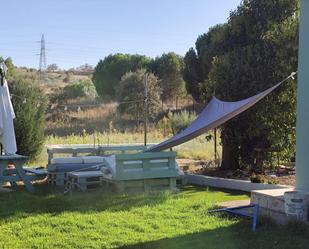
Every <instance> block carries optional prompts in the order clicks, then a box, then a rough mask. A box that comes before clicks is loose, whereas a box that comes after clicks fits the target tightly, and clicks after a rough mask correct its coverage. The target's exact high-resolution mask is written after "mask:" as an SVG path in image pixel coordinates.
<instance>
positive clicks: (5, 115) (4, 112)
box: [0, 63, 17, 155]
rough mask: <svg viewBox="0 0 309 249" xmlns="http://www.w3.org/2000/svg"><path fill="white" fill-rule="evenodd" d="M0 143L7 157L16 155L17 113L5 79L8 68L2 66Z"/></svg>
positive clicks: (0, 68)
mask: <svg viewBox="0 0 309 249" xmlns="http://www.w3.org/2000/svg"><path fill="white" fill-rule="evenodd" d="M0 72H1V75H0V77H1V79H0V143H1V144H2V146H3V151H4V153H5V154H6V155H12V154H15V153H16V151H17V146H16V139H15V131H14V123H13V119H14V118H15V113H14V109H13V105H12V102H11V98H10V92H9V87H8V84H7V81H6V79H5V75H6V72H7V67H6V66H5V64H4V63H1V64H0Z"/></svg>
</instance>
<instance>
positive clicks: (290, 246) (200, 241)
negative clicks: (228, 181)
mask: <svg viewBox="0 0 309 249" xmlns="http://www.w3.org/2000/svg"><path fill="white" fill-rule="evenodd" d="M308 235H309V234H308V232H307V233H305V234H297V233H295V232H294V231H292V230H290V229H288V228H287V227H278V226H276V225H273V224H272V225H269V224H267V223H265V224H260V225H259V227H258V229H257V231H256V232H252V231H251V223H250V222H249V221H246V220H241V221H240V222H238V223H234V224H232V225H230V226H227V227H220V228H217V229H214V230H208V231H203V232H199V233H191V234H190V233H188V234H186V235H181V236H177V237H174V238H164V239H160V240H156V241H149V242H144V243H138V244H134V245H128V246H120V247H118V249H161V248H164V249H190V248H192V249H248V248H250V249H262V248H263V249H277V248H278V249H279V248H280V249H305V248H309V245H308Z"/></svg>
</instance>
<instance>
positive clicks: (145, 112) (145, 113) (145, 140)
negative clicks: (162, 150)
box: [144, 73, 148, 146]
mask: <svg viewBox="0 0 309 249" xmlns="http://www.w3.org/2000/svg"><path fill="white" fill-rule="evenodd" d="M147 78H148V74H147V73H146V74H145V82H144V146H147V121H148V84H147Z"/></svg>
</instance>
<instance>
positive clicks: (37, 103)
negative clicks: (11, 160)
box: [10, 77, 47, 159]
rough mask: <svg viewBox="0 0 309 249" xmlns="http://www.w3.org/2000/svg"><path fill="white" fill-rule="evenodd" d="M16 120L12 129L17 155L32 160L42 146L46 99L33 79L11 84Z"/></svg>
mask: <svg viewBox="0 0 309 249" xmlns="http://www.w3.org/2000/svg"><path fill="white" fill-rule="evenodd" d="M10 87H11V93H12V94H15V95H17V96H19V97H13V98H12V103H13V106H14V110H15V114H16V118H15V120H14V127H15V133H16V142H17V148H18V151H17V153H18V154H22V155H27V156H29V159H34V158H35V157H36V156H37V155H38V154H39V153H40V152H41V151H42V147H43V145H44V122H45V112H46V108H47V99H46V97H45V95H44V92H43V91H42V90H41V88H40V87H39V85H38V84H37V83H36V79H34V78H25V77H23V78H21V77H19V78H17V79H14V80H13V81H12V82H11V84H10Z"/></svg>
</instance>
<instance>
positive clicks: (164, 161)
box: [114, 152, 179, 180]
mask: <svg viewBox="0 0 309 249" xmlns="http://www.w3.org/2000/svg"><path fill="white" fill-rule="evenodd" d="M115 158H116V159H115V161H116V175H115V176H114V179H115V180H138V179H150V178H169V177H177V176H178V175H179V171H178V167H177V164H176V152H148V153H146V152H145V153H137V154H119V155H116V156H115Z"/></svg>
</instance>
